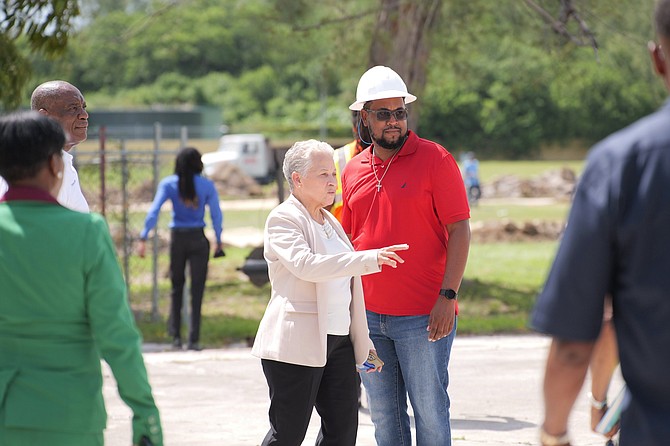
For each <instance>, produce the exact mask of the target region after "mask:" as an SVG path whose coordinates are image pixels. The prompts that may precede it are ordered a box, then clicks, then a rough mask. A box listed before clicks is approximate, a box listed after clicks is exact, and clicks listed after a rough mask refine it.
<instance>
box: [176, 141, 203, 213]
mask: <svg viewBox="0 0 670 446" xmlns="http://www.w3.org/2000/svg"><path fill="white" fill-rule="evenodd" d="M201 156H202V155H201V154H200V152H198V149H196V148H194V147H185V148H183V149H181V150H180V151H179V153H178V154H177V159H176V160H175V165H174V173H175V174H177V176H178V177H179V198H181V200H182V201H183V202H184V203H185V204H186V205H187V206H190V207H194V208H197V207H198V196H197V195H196V193H195V181H194V178H193V177H194V176H195V175H196V174H201V173H202V168H203V166H202V159H201Z"/></svg>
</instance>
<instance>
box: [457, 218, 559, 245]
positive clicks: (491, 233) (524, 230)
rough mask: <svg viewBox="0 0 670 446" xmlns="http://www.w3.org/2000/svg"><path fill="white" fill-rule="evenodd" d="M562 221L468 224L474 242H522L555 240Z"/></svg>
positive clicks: (505, 220) (501, 221) (507, 221)
mask: <svg viewBox="0 0 670 446" xmlns="http://www.w3.org/2000/svg"><path fill="white" fill-rule="evenodd" d="M564 226H565V223H564V222H560V221H551V220H533V221H526V222H523V223H518V222H514V221H511V220H507V219H504V220H499V221H486V222H475V223H472V224H471V226H470V231H471V233H472V241H473V242H474V243H497V242H524V241H544V240H557V239H558V238H559V237H560V235H561V232H562V231H563V228H564Z"/></svg>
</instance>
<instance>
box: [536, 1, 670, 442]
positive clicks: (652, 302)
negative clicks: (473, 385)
mask: <svg viewBox="0 0 670 446" xmlns="http://www.w3.org/2000/svg"><path fill="white" fill-rule="evenodd" d="M655 25H656V32H657V36H658V43H650V44H649V50H650V53H651V57H652V61H653V64H654V68H655V69H656V72H657V73H658V74H659V75H660V76H661V78H662V79H663V81H664V83H665V85H666V88H669V87H670V64H669V61H670V0H660V1H659V2H658V4H657V6H656V11H655ZM668 122H670V101H666V103H665V104H664V105H663V106H662V107H661V108H660V109H659V110H658V111H656V112H655V113H652V114H651V115H649V116H646V117H644V118H642V119H640V120H639V121H637V122H635V123H634V124H632V125H630V126H629V127H627V128H625V129H623V130H621V131H619V132H616V133H614V134H613V135H611V136H609V137H608V138H606V139H605V140H604V141H602V142H600V143H598V144H597V145H596V146H595V147H594V148H593V149H592V151H591V152H590V154H589V156H588V160H587V165H586V168H585V170H584V173H583V175H582V178H581V179H580V182H579V185H578V187H577V190H576V192H575V197H574V203H573V206H572V210H571V212H570V216H569V219H568V225H567V228H566V230H565V235H564V237H563V240H562V242H561V245H560V247H559V250H558V253H557V255H556V259H555V261H554V264H553V266H552V268H551V271H550V273H549V276H548V278H547V282H546V284H545V287H544V290H543V291H542V292H541V294H540V296H539V298H538V301H537V304H536V306H535V309H534V312H533V315H532V321H531V325H532V326H533V327H534V328H535V329H536V330H538V331H540V332H543V333H547V334H549V335H551V336H552V337H553V340H552V344H551V347H550V350H549V356H548V359H547V364H546V372H545V378H544V398H545V417H544V421H543V423H542V429H541V432H540V435H541V441H542V444H544V445H545V446H548V445H554V446H558V445H567V444H569V443H570V439H569V436H568V433H567V423H568V416H569V414H570V411H571V409H572V406H573V404H574V402H575V399H576V398H577V396H578V394H579V392H580V390H581V388H582V385H583V383H584V379H585V376H586V371H587V368H588V366H589V362H590V360H591V356H592V355H593V351H594V345H595V341H596V339H597V338H598V335H599V333H600V331H601V325H602V321H603V312H604V307H605V300H606V296H608V295H609V296H611V298H612V321H613V323H614V328H615V331H616V339H617V343H618V350H619V358H620V364H621V373H622V375H623V378H624V380H625V381H626V385H627V387H628V391H629V392H630V399H629V403H628V404H627V405H626V406H625V407H624V408H623V411H622V414H621V422H620V427H621V432H620V445H621V446H628V445H635V446H651V445H654V446H658V445H666V444H668V441H669V440H668V439H670V380H668V370H670V355H668V346H669V345H670V324H669V323H668V321H670V299H669V298H668V290H670V274H668V265H670V249H668V247H670V231H669V230H668V228H670V126H668Z"/></svg>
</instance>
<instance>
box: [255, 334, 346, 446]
mask: <svg viewBox="0 0 670 446" xmlns="http://www.w3.org/2000/svg"><path fill="white" fill-rule="evenodd" d="M261 363H262V365H263V373H265V378H266V379H267V382H268V386H269V388H270V411H269V415H270V430H269V431H268V433H267V435H266V436H265V439H264V440H263V443H262V445H263V446H268V445H273V446H300V445H301V444H302V441H303V440H304V439H305V434H306V433H307V428H308V427H309V420H310V418H311V416H312V410H313V409H314V407H316V410H317V412H318V414H319V416H320V417H321V429H320V431H319V435H318V437H317V440H316V445H317V446H355V444H356V435H357V433H358V395H357V388H356V386H357V385H358V381H357V373H358V372H356V363H355V360H354V348H353V345H352V344H351V340H350V339H349V336H335V335H328V359H327V362H326V365H325V367H306V366H301V365H295V364H288V363H285V362H278V361H270V360H267V359H263V360H262V361H261Z"/></svg>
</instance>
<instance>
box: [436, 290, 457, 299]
mask: <svg viewBox="0 0 670 446" xmlns="http://www.w3.org/2000/svg"><path fill="white" fill-rule="evenodd" d="M440 296H444V297H446V298H447V300H454V299H456V297H458V293H457V292H456V291H454V290H452V289H451V288H442V289H441V290H440Z"/></svg>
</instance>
